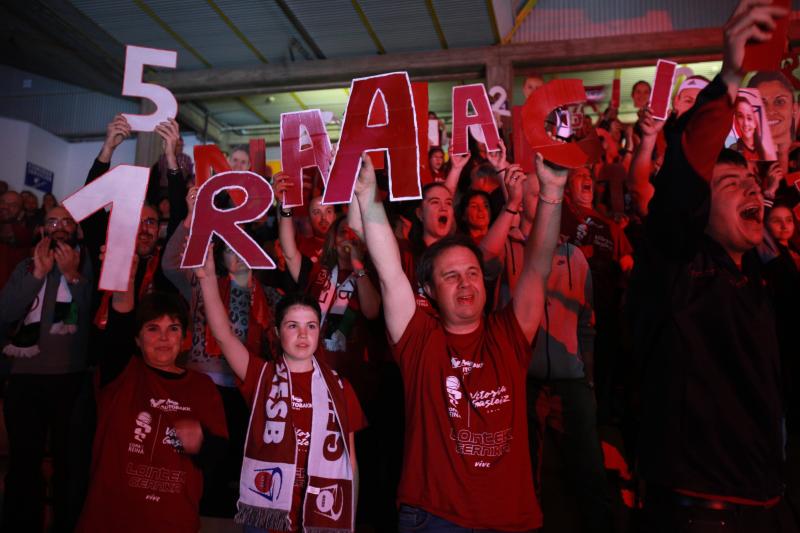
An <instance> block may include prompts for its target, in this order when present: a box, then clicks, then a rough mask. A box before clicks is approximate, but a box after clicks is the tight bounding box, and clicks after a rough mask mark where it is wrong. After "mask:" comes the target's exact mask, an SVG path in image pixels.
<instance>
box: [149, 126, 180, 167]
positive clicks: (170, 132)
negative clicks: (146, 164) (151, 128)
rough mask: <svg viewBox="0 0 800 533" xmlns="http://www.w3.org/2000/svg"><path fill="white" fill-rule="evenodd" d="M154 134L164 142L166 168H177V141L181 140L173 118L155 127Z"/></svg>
mask: <svg viewBox="0 0 800 533" xmlns="http://www.w3.org/2000/svg"><path fill="white" fill-rule="evenodd" d="M155 131H156V133H158V134H159V135H160V136H161V139H162V140H163V141H164V156H165V157H166V158H167V168H172V169H175V168H178V156H177V153H176V152H177V149H178V141H179V140H180V138H181V132H180V128H179V127H178V123H177V122H176V121H175V119H174V118H171V119H169V120H166V121H164V122H161V123H160V124H158V125H156V128H155Z"/></svg>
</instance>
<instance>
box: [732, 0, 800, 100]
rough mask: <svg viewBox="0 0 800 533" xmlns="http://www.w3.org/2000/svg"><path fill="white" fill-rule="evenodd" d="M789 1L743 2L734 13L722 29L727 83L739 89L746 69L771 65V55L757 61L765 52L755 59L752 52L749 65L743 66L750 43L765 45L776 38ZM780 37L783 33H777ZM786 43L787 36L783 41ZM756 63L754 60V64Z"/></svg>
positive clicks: (746, 0) (763, 0) (743, 0)
mask: <svg viewBox="0 0 800 533" xmlns="http://www.w3.org/2000/svg"><path fill="white" fill-rule="evenodd" d="M785 3H786V0H780V3H778V2H775V3H773V2H770V1H769V0H741V1H740V2H739V5H738V6H736V9H735V10H734V11H733V14H732V15H731V17H730V18H729V19H728V21H727V22H726V23H725V26H724V27H723V30H724V33H725V46H724V52H723V59H722V71H721V75H722V79H724V80H725V81H726V82H730V83H734V84H735V85H739V83H741V79H742V76H743V75H744V74H745V73H746V72H747V68H753V67H754V66H758V65H762V64H764V63H762V61H763V60H764V59H766V60H767V61H766V63H767V64H769V62H770V60H771V59H770V57H769V56H770V54H774V53H775V52H774V51H770V52H769V53H767V54H766V56H762V57H761V58H757V56H758V55H761V54H762V53H763V52H764V50H761V52H757V53H756V56H753V55H752V52H751V53H750V54H748V56H749V57H748V64H747V65H745V64H744V60H745V54H746V49H747V44H748V43H766V42H767V41H769V40H770V39H772V38H773V32H774V31H775V30H776V29H777V27H778V26H777V22H778V20H779V19H784V18H785V17H786V16H787V15H788V13H789V10H788V9H786V7H784V5H785ZM778 33H780V32H778ZM783 38H784V39H785V34H784V37H783ZM754 59H755V60H754ZM777 59H778V62H780V52H778V57H777Z"/></svg>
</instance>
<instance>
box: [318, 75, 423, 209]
mask: <svg viewBox="0 0 800 533" xmlns="http://www.w3.org/2000/svg"><path fill="white" fill-rule="evenodd" d="M383 102H386V115H387V116H386V124H385V125H382V124H381V123H380V122H378V120H379V119H380V118H381V115H380V114H381V113H382V110H380V109H379V110H378V111H374V112H372V110H373V107H374V106H380V107H382V106H383ZM370 115H372V116H370ZM373 124H374V125H373ZM418 143H419V135H418V131H417V117H416V115H415V110H414V98H413V96H412V94H411V83H410V82H409V79H408V73H406V72H393V73H390V74H381V75H379V76H371V77H368V78H358V79H354V80H353V82H352V83H351V85H350V98H349V100H348V101H347V108H346V109H345V114H344V119H343V120H342V135H341V137H340V139H339V149H338V150H337V152H336V156H335V157H334V160H333V163H332V165H331V172H330V177H329V178H328V184H327V187H326V188H325V196H324V197H323V202H322V203H323V204H343V203H348V202H349V201H350V200H351V198H352V197H353V188H354V187H355V182H356V176H357V174H358V170H359V168H360V164H361V154H362V152H364V151H368V152H372V151H376V150H386V152H387V165H386V169H387V172H388V174H389V194H390V199H391V200H413V199H418V198H420V197H421V191H420V176H419V161H418V159H419V146H418Z"/></svg>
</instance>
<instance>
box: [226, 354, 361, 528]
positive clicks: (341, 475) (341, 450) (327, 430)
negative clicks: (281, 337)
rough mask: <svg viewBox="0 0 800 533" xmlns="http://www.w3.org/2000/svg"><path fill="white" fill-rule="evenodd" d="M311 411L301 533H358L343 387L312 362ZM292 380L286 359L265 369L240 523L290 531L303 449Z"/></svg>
mask: <svg viewBox="0 0 800 533" xmlns="http://www.w3.org/2000/svg"><path fill="white" fill-rule="evenodd" d="M312 361H313V364H314V372H313V374H312V377H311V404H312V409H313V414H312V425H311V445H310V448H309V453H308V470H307V473H308V476H307V478H308V479H307V487H306V491H305V495H304V497H303V499H302V505H303V510H302V516H303V531H305V532H308V533H334V532H339V531H342V532H345V531H353V524H354V518H355V501H354V497H353V496H354V494H353V465H352V464H350V454H349V449H348V438H347V437H348V435H347V433H346V432H345V431H344V428H345V427H348V426H347V420H346V416H347V413H346V409H345V408H344V406H345V398H344V384H343V383H342V381H341V379H339V377H338V376H337V375H336V373H335V372H334V371H333V370H331V369H329V368H328V367H327V366H325V365H322V364H320V363H318V362H317V360H316V358H314V359H313V360H312ZM291 398H292V380H291V374H290V372H289V369H288V368H287V366H286V363H285V361H284V360H283V358H280V359H278V361H276V362H275V363H274V364H273V363H266V364H265V365H264V368H263V369H262V371H261V376H260V377H259V383H258V388H257V389H256V395H255V400H254V402H253V408H252V411H251V413H250V424H249V426H248V429H247V440H246V441H245V447H244V461H243V463H242V474H241V477H240V481H239V503H238V512H237V513H236V519H235V520H236V523H238V524H247V525H250V526H254V527H260V528H267V529H271V530H274V531H291V530H293V529H296V528H297V524H292V520H291V510H292V509H291V506H292V497H293V489H294V480H295V475H296V473H297V468H298V465H297V441H296V437H295V431H294V426H293V424H292V408H291Z"/></svg>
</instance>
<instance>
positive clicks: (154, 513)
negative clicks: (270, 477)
mask: <svg viewBox="0 0 800 533" xmlns="http://www.w3.org/2000/svg"><path fill="white" fill-rule="evenodd" d="M136 261H137V259H136V256H135V255H134V265H133V268H132V269H131V273H135V272H136ZM133 307H134V291H133V276H131V281H130V288H129V290H128V291H127V292H115V293H114V295H113V297H112V303H111V308H110V310H109V319H108V326H107V329H106V333H105V337H104V338H105V339H106V340H107V343H108V344H107V346H106V347H105V350H104V352H105V356H104V357H103V359H102V360H101V361H100V365H99V372H98V374H99V376H98V383H97V386H98V388H97V391H96V397H97V431H96V433H95V438H94V449H93V454H92V470H91V482H90V486H89V494H88V496H87V498H86V503H85V505H84V508H83V514H82V515H81V518H80V522H79V524H78V527H77V531H86V532H95V531H121V532H126V531H130V532H136V533H139V532H141V531H147V530H150V531H155V530H158V531H162V530H166V529H168V530H170V531H181V532H183V531H185V532H189V531H197V530H198V529H199V528H200V521H199V518H198V506H199V503H200V495H201V494H202V492H203V475H202V471H201V468H203V467H204V466H205V465H209V464H213V463H214V462H215V461H216V460H217V459H218V458H219V457H220V456H221V455H222V454H223V453H224V449H225V446H226V444H227V438H228V435H227V429H226V424H225V414H224V412H223V409H222V401H221V400H220V396H219V393H218V392H217V389H216V387H215V386H214V383H213V382H212V381H211V379H209V378H208V377H207V376H205V375H203V374H201V373H199V372H194V371H192V370H187V369H183V368H180V367H179V366H178V365H177V364H176V362H175V361H176V359H177V357H178V354H179V353H180V351H181V341H182V340H183V336H184V334H185V332H186V326H187V316H186V308H185V306H184V305H183V303H182V302H181V301H180V300H179V298H178V297H177V296H175V295H168V294H159V293H153V294H148V295H146V296H144V297H143V298H142V299H141V300H140V301H139V304H138V307H137V309H136V314H135V316H134V313H133V312H132V311H133ZM133 341H135V344H136V346H134V342H133ZM137 346H138V349H139V350H138V351H140V352H141V356H133V357H132V355H133V354H134V353H135V352H136V351H137V350H136V347H137Z"/></svg>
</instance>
